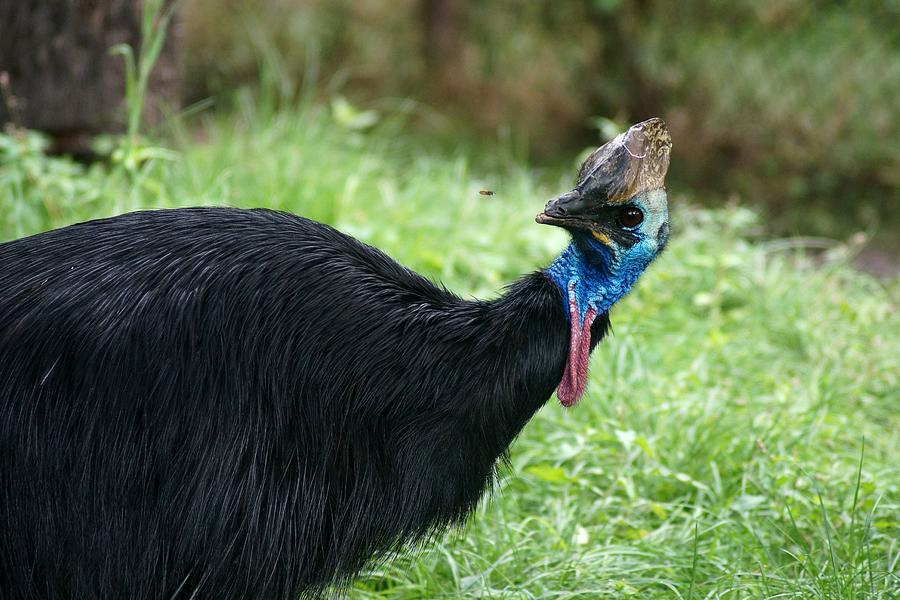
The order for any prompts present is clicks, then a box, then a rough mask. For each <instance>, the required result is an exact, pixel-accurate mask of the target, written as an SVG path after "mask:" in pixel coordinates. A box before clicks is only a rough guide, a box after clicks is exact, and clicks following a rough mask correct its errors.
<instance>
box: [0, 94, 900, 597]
mask: <svg viewBox="0 0 900 600" xmlns="http://www.w3.org/2000/svg"><path fill="white" fill-rule="evenodd" d="M250 98H251V97H244V99H243V100H242V101H241V104H240V105H239V107H238V112H236V113H235V114H232V115H228V116H220V117H218V118H214V119H208V120H206V121H205V122H203V123H202V124H199V125H198V126H196V127H193V128H191V129H189V130H188V129H183V128H179V127H175V130H174V134H175V135H174V137H175V139H181V140H184V141H183V142H182V143H181V144H180V147H178V149H177V150H178V160H175V161H168V160H149V161H145V162H144V163H143V166H142V167H141V177H140V178H138V179H135V178H133V177H132V176H131V175H130V174H129V173H128V171H127V169H126V167H125V166H123V165H122V164H121V163H113V164H111V165H108V166H96V167H93V168H90V169H85V168H83V167H80V166H78V165H75V164H73V163H71V162H69V161H66V160H62V159H56V158H47V157H46V156H44V155H43V153H42V140H41V138H40V137H38V136H35V135H33V134H20V133H17V134H15V135H13V136H8V135H4V136H0V198H2V200H0V202H2V203H3V206H2V210H0V239H9V238H13V237H17V236H20V235H24V234H28V233H35V232H37V231H40V230H43V229H47V228H50V227H56V226H61V225H65V224H67V223H71V222H74V221H80V220H85V219H89V218H93V217H101V216H107V215H110V214H114V213H118V212H123V211H128V210H134V209H138V208H149V207H159V206H186V205H199V204H227V205H233V206H270V207H273V208H279V209H284V210H290V211H293V212H297V213H300V214H304V215H308V216H310V217H313V218H316V219H319V220H322V221H326V222H329V223H333V224H335V225H336V226H338V227H339V228H341V229H342V230H344V231H347V232H349V233H351V234H353V235H355V236H357V237H359V238H361V239H363V240H365V241H367V242H370V243H373V244H375V245H377V246H378V247H380V248H383V249H384V250H386V251H387V252H388V253H390V254H391V255H392V256H394V257H395V258H397V259H398V260H400V261H401V262H403V263H405V264H407V265H409V266H411V267H413V268H415V269H417V270H419V271H420V272H422V273H424V274H426V275H427V276H429V277H432V278H433V279H435V280H440V281H442V282H443V283H445V284H446V285H447V286H448V287H450V288H451V289H454V290H455V291H457V292H458V293H460V294H462V295H464V296H469V295H477V296H490V295H493V294H496V293H499V292H500V290H501V289H502V286H503V285H504V284H505V283H507V282H509V281H510V280H511V279H513V278H515V277H516V276H518V275H520V274H522V273H525V272H527V271H530V270H532V269H535V268H538V267H540V266H542V265H546V264H547V263H548V262H549V261H550V260H551V259H552V257H553V256H554V255H555V253H557V252H558V251H559V250H560V249H561V248H562V247H563V246H564V244H565V241H566V239H565V235H564V234H563V233H562V232H560V231H558V230H556V229H554V228H549V227H542V226H538V225H536V224H535V223H534V222H533V215H534V214H535V212H536V211H537V210H539V208H540V207H541V206H543V203H544V201H545V199H546V198H548V197H550V196H551V195H552V194H554V193H556V192H558V191H560V190H562V189H566V185H567V184H568V183H569V182H570V179H571V176H572V172H571V170H567V171H566V172H565V173H556V172H542V173H538V172H535V171H534V170H530V169H526V168H524V167H523V166H522V165H521V164H519V163H517V162H514V161H502V160H497V159H496V158H495V157H487V156H483V155H481V154H479V153H477V152H475V153H472V152H468V151H461V150H456V151H454V150H449V151H441V152H436V151H434V150H431V149H429V148H427V147H424V146H423V145H422V144H418V143H416V140H414V139H410V138H405V139H404V138H403V137H401V136H399V135H398V134H397V128H396V127H395V126H394V125H393V124H392V118H393V117H392V116H391V115H388V114H379V115H372V116H365V117H360V115H361V114H365V113H364V112H363V111H360V110H359V109H357V108H354V107H353V106H352V105H349V104H346V105H344V104H342V103H340V102H338V103H336V105H335V106H334V107H330V108H329V109H324V108H318V107H315V106H311V107H309V108H307V109H305V110H304V111H302V112H290V111H277V112H272V113H270V112H268V111H267V110H264V111H260V110H259V109H258V107H256V106H255V105H254V103H253V101H252V100H251V99H250ZM262 115H266V116H262ZM358 125H359V126H358ZM200 139H202V140H203V142H202V143H198V142H196V141H192V140H200ZM485 188H487V189H491V190H494V191H495V192H496V195H494V196H482V195H479V193H478V190H480V189H485ZM671 204H672V208H673V210H674V213H673V218H672V226H673V239H672V242H671V246H670V249H669V250H667V252H666V254H665V255H664V256H663V257H662V258H661V259H660V260H659V261H658V263H657V264H655V265H654V266H652V267H651V268H650V270H649V271H648V273H646V274H645V276H644V277H643V278H642V279H641V281H640V282H639V284H638V286H637V288H636V290H635V291H634V292H633V293H631V294H630V295H629V296H628V297H626V298H625V299H624V300H623V301H622V302H621V303H620V304H619V305H618V306H617V307H616V308H615V309H614V311H613V316H612V320H613V323H614V327H615V334H614V335H612V336H611V337H610V338H608V339H607V340H605V341H604V342H603V344H602V345H601V346H599V347H598V349H597V351H596V352H595V353H594V357H593V358H592V361H591V370H590V377H591V379H590V384H589V387H588V391H587V394H586V396H585V398H584V399H583V400H582V402H581V403H580V404H579V405H578V406H577V407H576V408H574V409H572V410H564V409H562V408H561V407H560V406H559V405H558V404H557V403H556V402H555V401H551V402H550V403H549V404H548V405H547V406H546V407H545V408H544V409H543V410H542V411H541V412H540V413H539V414H538V416H537V417H536V418H535V419H534V421H532V422H531V423H530V424H529V425H528V426H527V427H526V428H525V431H524V432H523V434H522V435H521V436H520V438H519V439H518V441H517V442H516V443H515V444H514V445H513V448H512V455H511V468H510V469H508V471H507V473H506V476H505V478H504V480H503V482H502V484H501V485H500V489H498V490H497V493H496V494H494V496H493V497H492V498H489V499H486V500H485V501H484V502H483V505H482V506H481V507H480V509H479V511H478V513H477V515H476V517H475V518H474V519H473V521H472V522H471V523H470V524H469V526H468V527H467V528H466V529H465V531H461V532H454V533H451V534H449V535H447V536H445V537H442V538H440V539H437V540H433V542H432V543H431V544H428V545H427V546H426V547H425V548H424V549H422V550H420V551H418V552H403V553H401V554H399V555H397V556H393V557H391V558H390V559H389V560H387V561H385V562H383V563H382V564H380V565H376V566H374V567H373V568H372V569H370V571H369V572H368V573H367V574H366V575H365V576H364V577H363V578H362V579H361V580H360V581H359V582H358V583H357V584H356V585H355V587H354V589H353V590H352V592H351V593H350V597H351V598H358V599H363V598H369V599H374V598H409V599H413V598H474V597H490V598H548V597H555V598H620V597H621V598H625V597H634V598H673V597H675V598H695V599H696V598H759V597H771V598H776V597H777V598H834V599H838V598H840V599H845V598H856V599H875V598H885V599H886V598H891V597H893V596H895V595H896V592H897V590H898V589H900V579H898V577H900V573H898V562H900V547H898V545H897V540H898V539H900V517H898V515H900V469H898V465H897V458H896V457H897V456H898V455H900V437H898V436H897V433H896V432H897V431H898V430H900V410H898V409H900V380H898V377H900V363H898V357H900V316H898V313H897V306H896V298H898V297H900V281H898V280H897V279H894V280H888V281H878V280H875V279H873V278H871V277H869V276H866V275H864V274H861V273H858V272H857V271H855V270H854V269H853V268H852V267H850V266H849V265H848V259H849V253H850V252H851V251H852V248H851V247H849V246H843V245H840V244H836V245H833V246H832V247H831V248H830V249H829V250H827V251H826V252H825V253H824V254H822V255H819V256H817V257H815V258H816V260H815V261H814V260H813V259H812V258H811V257H808V256H807V255H805V254H804V253H803V252H802V251H801V250H797V249H792V248H793V246H792V245H791V244H783V243H779V242H778V241H776V242H769V241H766V240H764V239H761V238H759V237H758V234H757V232H758V230H759V219H758V217H757V216H756V214H755V213H753V212H751V211H749V210H747V209H743V208H737V207H733V208H725V209H718V210H700V209H696V208H692V207H690V206H688V205H687V203H686V200H685V199H684V198H683V197H682V196H681V195H678V194H676V195H675V196H674V197H673V198H672V202H671Z"/></svg>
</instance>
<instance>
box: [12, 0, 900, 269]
mask: <svg viewBox="0 0 900 600" xmlns="http://www.w3.org/2000/svg"><path fill="white" fill-rule="evenodd" d="M139 6H140V3H139V2H135V1H133V0H96V1H90V2H89V1H87V0H69V1H68V2H57V3H47V4H46V5H42V3H24V2H14V1H12V0H7V1H6V2H4V3H3V7H0V22H2V23H4V25H3V28H4V35H2V36H0V70H2V71H6V72H7V73H8V81H7V85H6V87H5V90H6V92H5V98H6V102H2V103H0V120H3V121H10V120H12V121H13V122H16V120H18V121H19V124H20V125H22V126H25V127H29V128H34V129H40V130H43V131H49V132H51V133H52V134H53V135H54V136H55V138H54V139H55V140H56V141H55V144H56V147H57V148H58V149H60V150H62V151H69V152H74V153H75V154H84V153H85V151H86V144H87V137H86V136H85V134H86V133H96V132H99V131H109V130H110V128H111V127H113V128H114V126H115V123H116V120H117V119H118V120H119V122H120V123H121V122H122V118H121V115H123V114H124V111H123V110H122V107H121V104H122V101H123V94H122V91H123V90H124V69H123V62H122V60H121V57H120V56H113V55H110V54H109V53H108V52H107V50H108V48H109V47H111V46H113V45H114V44H119V43H129V44H131V45H132V46H135V47H136V46H137V45H138V44H139V38H140V35H139V34H140V27H139V22H140V15H139V12H140V8H139ZM62 24H65V25H64V26H63V25H62ZM148 88H149V90H148V92H149V97H148V101H147V103H146V106H145V110H146V112H147V113H149V117H150V122H151V123H152V122H159V120H160V116H161V112H160V110H161V109H160V106H168V107H169V110H171V111H175V110H178V108H180V107H185V106H191V105H194V106H196V103H198V102H199V103H201V106H202V107H203V110H222V109H223V108H227V107H228V106H229V105H232V104H234V102H236V101H237V100H236V98H237V95H236V93H237V92H238V91H239V90H242V89H243V90H247V89H253V90H255V92H256V93H257V96H258V95H259V94H262V96H263V97H264V98H263V101H264V102H266V103H268V104H269V105H270V107H272V108H277V107H286V106H292V105H295V104H296V103H297V102H298V101H300V100H303V99H309V98H310V97H313V98H315V99H316V100H318V101H323V102H337V104H336V106H335V110H337V111H340V110H343V111H344V113H345V116H346V118H347V119H351V120H352V119H354V118H355V119H357V121H355V122H354V124H355V126H357V127H358V128H360V129H365V128H367V127H369V126H371V125H374V124H375V122H376V120H377V119H378V117H377V115H376V113H372V112H365V111H367V110H370V109H375V110H377V111H379V113H381V114H383V113H386V112H395V113H396V112H397V111H405V112H406V114H407V116H408V117H409V118H408V120H407V121H406V122H405V129H406V130H407V131H408V130H413V129H414V130H416V131H417V132H419V133H421V134H422V135H424V136H428V137H429V139H428V140H427V141H423V142H422V143H423V144H429V145H431V146H434V145H436V144H440V143H442V142H446V143H459V142H460V141H461V140H468V141H470V142H471V143H472V144H473V145H474V146H476V147H478V148H479V149H483V150H484V151H485V154H490V153H493V152H496V151H498V150H497V147H498V146H502V147H503V148H502V149H503V150H504V151H512V152H513V153H514V154H515V156H516V157H517V158H518V159H521V160H525V161H528V162H530V163H532V164H542V165H558V166H559V168H565V169H570V168H571V163H572V157H573V156H576V155H579V153H581V152H582V150H584V149H585V148H586V147H592V146H596V145H598V144H599V143H601V142H603V141H606V140H607V139H609V138H610V137H612V136H613V135H614V134H615V133H617V132H618V131H620V130H622V129H623V128H624V127H625V126H626V125H627V124H629V123H633V122H636V121H639V120H642V119H645V118H647V117H650V116H655V115H659V116H662V117H664V118H665V119H666V121H667V122H668V123H669V126H670V128H671V130H672V135H673V138H674V140H675V145H676V148H677V151H676V152H675V153H674V154H673V163H672V169H671V178H672V181H673V185H675V186H680V187H683V188H687V189H690V190H691V197H692V199H693V200H694V201H695V202H700V203H706V204H711V205H716V204H721V203H723V202H739V203H749V204H752V205H755V206H758V207H761V209H762V210H763V212H764V214H765V215H766V217H767V219H766V224H767V226H768V227H769V228H770V230H771V231H772V232H773V233H776V234H779V235H785V234H801V235H822V236H828V237H833V238H835V237H836V238H843V237H847V236H848V235H851V234H852V233H854V232H856V231H864V232H866V234H867V238H869V239H871V238H874V240H875V241H874V245H872V244H870V245H869V246H868V247H867V249H865V250H864V251H863V256H862V264H863V266H864V267H867V268H870V269H871V270H874V271H876V272H879V273H885V272H891V269H892V267H894V266H896V265H895V264H894V263H896V260H894V259H895V251H896V250H897V247H898V242H897V237H898V235H897V232H898V231H900V193H898V188H900V108H898V98H900V2H897V1H896V0H882V1H879V0H853V1H849V2H828V1H824V0H737V1H734V2H721V1H717V0H685V1H683V2H678V3H671V2H663V1H659V0H635V1H625V0H570V1H566V2H525V3H522V2H514V1H511V0H494V1H490V2H485V1H474V0H361V1H350V0H327V1H326V0H184V1H183V2H181V3H179V4H177V5H176V6H175V15H174V18H173V21H172V23H171V27H170V28H169V35H168V37H167V40H166V43H165V45H164V48H163V50H162V53H161V56H160V57H159V60H158V61H157V64H156V66H155V68H154V71H153V74H152V76H151V79H150V82H149V86H148ZM10 100H12V101H13V103H16V102H17V103H18V106H17V107H16V108H15V109H13V110H12V111H11V110H10V107H9V103H10ZM161 100H162V101H164V104H162V105H161V104H160V101H161ZM210 100H212V101H213V102H210ZM212 104H214V105H212ZM357 109H358V110H357ZM360 114H361V115H362V116H360Z"/></svg>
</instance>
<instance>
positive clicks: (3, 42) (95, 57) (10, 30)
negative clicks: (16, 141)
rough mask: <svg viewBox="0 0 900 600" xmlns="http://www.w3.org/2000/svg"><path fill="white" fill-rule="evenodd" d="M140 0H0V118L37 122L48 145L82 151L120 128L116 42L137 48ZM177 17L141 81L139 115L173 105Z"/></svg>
mask: <svg viewBox="0 0 900 600" xmlns="http://www.w3.org/2000/svg"><path fill="white" fill-rule="evenodd" d="M142 6H143V4H142V2H141V0H43V1H39V2H36V1H31V0H0V29H2V35H0V73H2V72H5V73H6V75H5V76H4V80H6V82H7V84H6V85H5V86H4V89H3V90H2V91H3V97H2V101H0V124H4V123H7V122H12V123H13V124H14V125H18V126H22V127H28V128H31V129H39V130H42V131H45V132H47V133H48V134H50V136H51V137H52V138H53V140H54V146H53V148H51V150H52V151H55V152H65V153H73V154H76V155H77V154H84V153H86V152H89V148H88V144H89V140H90V136H91V135H92V134H96V133H100V132H115V131H121V130H122V127H123V124H124V122H125V119H124V114H125V107H124V96H125V68H124V63H123V60H122V57H121V56H118V55H116V56H113V55H111V54H110V52H109V49H110V48H111V47H112V46H114V45H116V44H122V43H124V44H128V45H130V46H131V47H132V48H134V49H135V52H137V49H138V48H139V47H140V43H141V40H140V32H141V12H142ZM176 49H177V24H176V23H174V22H173V23H172V24H171V25H170V29H169V36H168V39H167V40H166V43H165V47H164V49H163V51H162V53H161V55H160V57H159V60H158V62H157V64H156V67H155V68H154V71H153V74H152V75H151V78H150V82H149V84H148V94H147V99H146V102H145V110H144V117H145V118H146V119H147V120H148V121H149V122H154V121H158V120H159V117H160V115H161V111H160V106H161V102H162V101H165V102H168V103H170V104H175V105H177V98H178V88H179V81H178V80H179V68H178V67H179V64H178V62H179V61H178V56H177V52H176Z"/></svg>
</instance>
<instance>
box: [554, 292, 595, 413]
mask: <svg viewBox="0 0 900 600" xmlns="http://www.w3.org/2000/svg"><path fill="white" fill-rule="evenodd" d="M596 317H597V311H596V310H595V309H594V308H593V307H591V306H589V307H588V309H587V312H585V313H584V321H580V320H579V319H578V307H577V305H576V303H575V301H574V299H570V301H569V360H568V362H567V363H566V369H565V371H563V376H562V381H560V382H559V387H557V388H556V397H557V398H559V402H560V404H562V405H563V406H565V407H567V408H568V407H570V406H574V405H575V404H576V403H577V402H578V401H579V400H580V399H581V396H582V395H583V394H584V388H585V387H586V386H587V371H588V359H589V358H590V354H591V325H592V324H593V323H594V319H595V318H596Z"/></svg>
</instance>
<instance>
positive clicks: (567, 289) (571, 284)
mask: <svg viewBox="0 0 900 600" xmlns="http://www.w3.org/2000/svg"><path fill="white" fill-rule="evenodd" d="M574 235H575V236H578V237H577V238H576V239H573V241H572V243H570V244H569V246H568V247H567V248H566V249H565V250H564V251H563V253H562V254H561V255H560V256H559V257H558V258H557V259H556V260H555V261H553V263H552V264H551V265H550V266H549V267H547V271H546V272H547V274H548V275H549V276H550V279H551V280H553V282H554V283H555V284H556V285H557V287H559V289H560V291H561V292H562V293H561V300H562V302H563V309H564V312H565V314H566V318H567V319H569V320H571V315H570V311H569V299H570V298H569V297H570V294H571V293H572V291H573V290H574V293H575V304H576V307H577V311H578V318H579V322H582V323H583V322H584V315H585V313H586V312H587V310H588V307H593V308H594V310H596V311H597V314H598V315H600V314H603V313H604V312H606V311H608V310H609V309H610V308H611V307H612V305H613V304H615V303H616V302H617V301H618V300H619V299H620V298H621V297H622V296H624V295H625V294H627V293H628V290H630V289H631V286H632V285H634V282H635V281H637V278H638V277H639V276H640V274H641V273H642V272H643V271H644V269H645V268H646V267H647V265H648V264H649V263H650V261H651V260H652V256H644V255H643V254H644V253H642V252H640V253H638V255H637V256H631V255H630V254H631V253H628V254H629V256H626V258H625V260H622V259H621V258H620V257H618V256H617V255H616V253H615V252H614V251H613V250H612V249H610V248H609V247H607V246H606V245H604V244H602V243H600V242H599V241H597V240H595V239H593V238H592V237H591V236H589V235H584V234H580V233H576V234H574Z"/></svg>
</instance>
